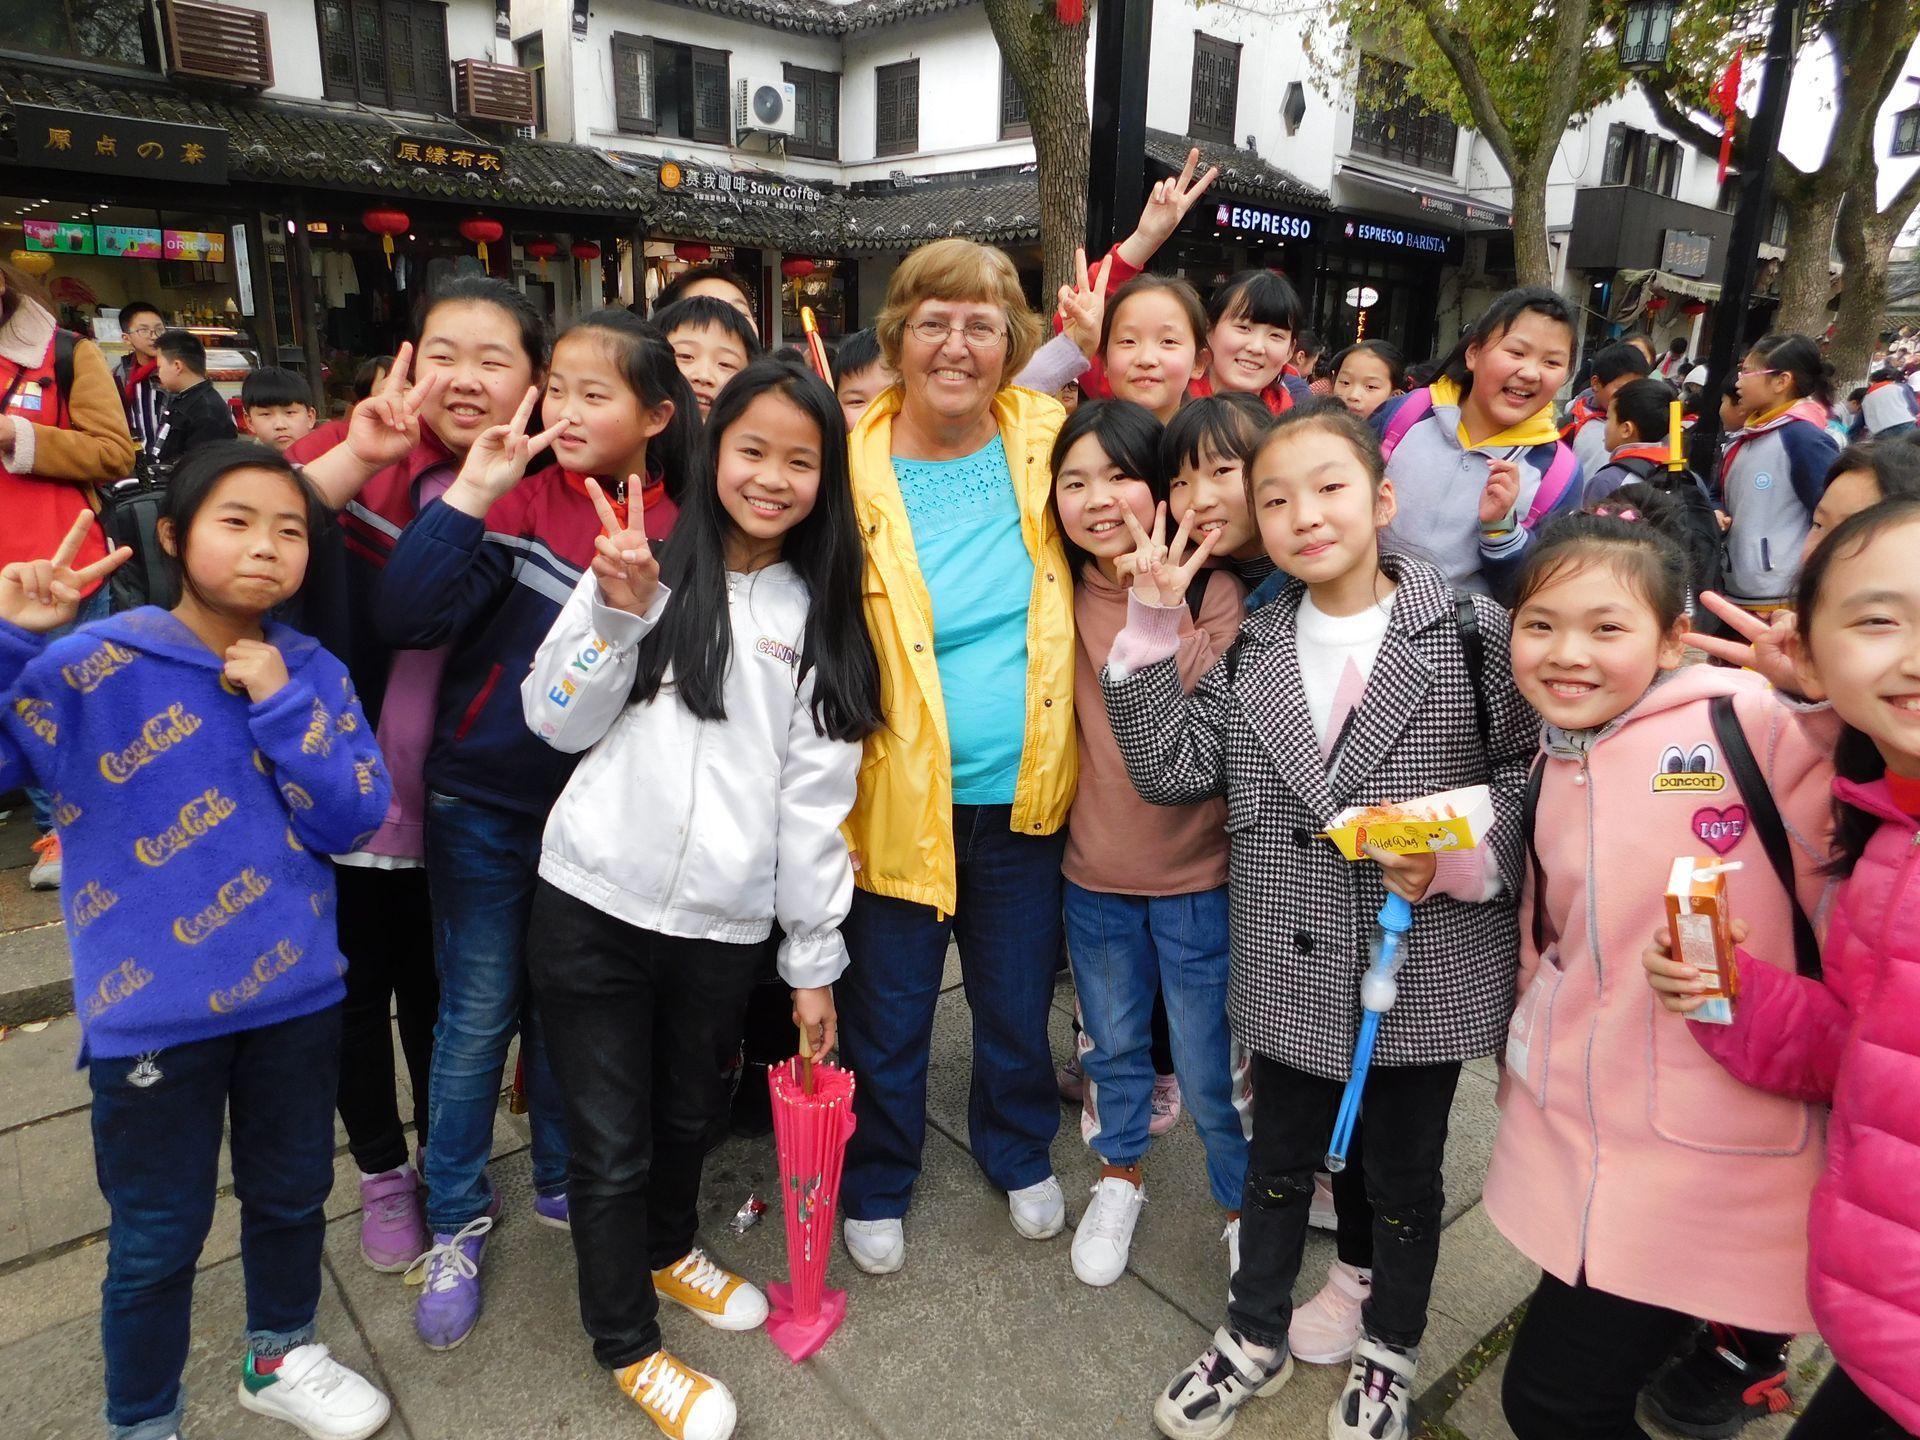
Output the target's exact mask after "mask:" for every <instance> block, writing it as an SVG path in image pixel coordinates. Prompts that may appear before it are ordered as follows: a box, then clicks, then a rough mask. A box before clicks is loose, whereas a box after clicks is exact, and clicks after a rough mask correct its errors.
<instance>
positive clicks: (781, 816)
mask: <svg viewBox="0 0 1920 1440" xmlns="http://www.w3.org/2000/svg"><path fill="white" fill-rule="evenodd" d="M727 591H728V604H729V607H730V610H731V612H732V617H733V656H732V660H731V663H730V664H729V665H728V668H727V678H726V686H725V691H724V694H725V701H726V711H727V718H726V719H725V720H724V721H714V720H699V719H696V718H695V717H694V716H693V714H692V713H691V712H690V711H688V710H687V708H686V707H685V706H684V705H682V704H681V703H680V702H679V701H678V700H677V699H675V698H674V695H673V692H672V686H671V679H672V677H671V676H669V677H668V683H667V684H666V685H665V686H663V687H662V690H661V692H660V694H659V695H657V696H656V697H655V698H654V699H653V700H652V701H650V702H648V703H646V704H632V703H629V698H628V697H629V693H630V692H631V690H632V688H633V677H634V675H635V673H636V671H637V670H638V668H639V645H640V641H641V639H642V637H644V636H645V635H646V634H647V632H648V631H649V630H651V629H652V628H653V627H654V625H655V624H657V623H658V622H659V619H660V616H661V615H662V614H663V613H664V612H665V609H666V606H667V605H668V604H669V603H670V597H669V595H668V592H667V590H666V589H665V587H662V588H661V590H660V592H659V594H658V595H657V596H656V597H655V598H654V602H653V605H652V607H651V608H650V609H649V610H648V612H647V614H646V616H645V617H638V616H634V615H630V614H628V613H627V612H625V611H623V610H614V609H611V608H610V607H608V606H606V605H603V604H601V603H600V600H599V582H598V581H597V580H596V579H595V578H594V575H593V572H592V571H591V570H588V571H587V572H586V573H584V574H583V575H581V577H580V581H579V584H578V585H576V586H575V587H574V591H573V594H572V595H571V596H570V597H569V598H568V600H567V603H566V605H565V607H564V608H563V609H562V610H561V612H560V618H559V619H558V620H556V621H555V622H554V625H553V629H551V630H550V631H548V632H547V638H546V639H545V640H544V641H543V642H542V643H541V646H540V650H539V653H538V654H536V655H535V656H534V660H533V670H532V672H531V673H530V674H529V675H528V676H527V678H526V680H525V681H523V682H522V684H521V686H520V696H521V702H522V704H523V705H524V707H525V710H526V716H527V724H528V725H529V726H530V727H531V728H532V730H533V731H534V733H535V734H537V735H539V736H540V737H541V738H542V739H544V740H545V741H546V742H547V743H548V744H549V745H551V746H553V747H554V748H555V749H556V750H563V751H566V752H569V753H578V752H579V751H582V750H586V751H587V752H588V753H587V756H586V758H585V759H584V760H582V761H581V762H580V765H579V768H578V769H576V770H575V771H574V772H573V778H572V779H570V780H569V781H568V782H567V788H566V789H565V790H564V791H563V792H562V793H561V796H560V799H559V800H558V802H556V803H555V805H554V807H553V813H552V814H551V815H550V816H549V817H548V819H547V828H546V833H545V835H544V837H543V838H542V840H541V847H540V876H541V878H542V879H544V880H546V881H548V882H549V883H551V884H553V885H555V886H557V887H558V888H559V889H561V890H564V891H566V892H567V894H569V895H572V896H573V897H574V898H576V899H578V900H582V901H585V902H586V903H587V904H589V905H593V906H595V907H596V908H598V909H600V910H604V911H605V912H606V913H608V914H609V915H612V916H614V917H615V918H616V919H619V920H623V921H625V922H626V923H627V924H630V925H635V926H638V927H639V928H641V929H644V930H651V931H654V932H656V933H658V934H662V935H675V936H680V937H682V938H687V939H696V940H721V941H726V942H729V943H734V944H750V943H753V942H756V941H760V940H764V939H766V938H767V936H768V934H769V933H771V931H772V928H773V923H774V921H775V920H778V921H779V922H780V928H781V929H782V930H783V931H784V932H785V937H786V938H785V939H784V940H783V941H782V942H781V945H780V960H779V964H780V974H781V975H782V977H783V978H784V979H785V980H786V982H787V983H788V984H789V985H791V986H793V987H794V988H796V989H810V988H813V987H816V986H821V985H831V984H832V983H833V982H834V981H835V980H836V979H838V978H839V976H840V972H841V971H843V970H844V969H846V965H847V951H846V944H845V942H844V941H842V939H841V938H840V924H841V921H843V920H844V919H845V918H846V914H847V906H848V903H849V902H850V901H851V899H852V896H853V864H852V860H851V858H850V857H849V855H848V853H847V845H846V841H845V839H844V838H842V836H841V833H840V826H841V823H842V822H843V821H844V820H845V819H846V818H847V813H848V811H850V810H851V809H852V808H853V795H854V783H855V780H856V778H857V776H858V774H859V769H860V745H859V743H858V742H857V741H856V742H848V741H841V740H830V739H827V738H825V737H824V736H822V735H821V734H820V733H819V732H818V731H817V730H816V729H815V728H814V723H813V716H812V713H811V709H810V707H811V705H812V703H813V689H814V678H815V676H814V674H812V673H810V674H809V675H808V676H807V678H806V680H805V681H804V682H802V683H796V680H795V676H796V674H797V673H798V670H799V660H800V647H801V643H802V641H803V638H804V635H805V632H806V625H807V610H808V606H809V603H810V602H809V597H808V594H807V587H806V584H805V582H803V581H802V580H801V579H800V577H799V576H797V575H796V574H794V572H793V569H792V567H791V566H788V565H785V564H779V565H771V566H769V567H767V568H766V569H764V570H760V571H757V572H755V573H754V574H751V575H730V576H728V578H727Z"/></svg>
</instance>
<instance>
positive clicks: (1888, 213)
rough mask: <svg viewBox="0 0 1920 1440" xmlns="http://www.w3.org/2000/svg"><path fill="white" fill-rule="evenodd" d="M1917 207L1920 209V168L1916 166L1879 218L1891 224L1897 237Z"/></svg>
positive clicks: (1894, 193)
mask: <svg viewBox="0 0 1920 1440" xmlns="http://www.w3.org/2000/svg"><path fill="white" fill-rule="evenodd" d="M1869 194H1871V192H1869ZM1916 207H1920V166H1915V167H1914V170H1913V173H1912V174H1910V175H1908V176H1907V179H1906V183H1905V184H1903V185H1902V186H1901V187H1900V188H1899V189H1898V190H1896V191H1894V192H1893V199H1891V200H1889V201H1888V202H1887V203H1886V205H1885V206H1884V207H1883V208H1882V209H1881V210H1880V212H1879V218H1880V219H1881V220H1883V221H1887V222H1889V223H1890V224H1891V226H1892V230H1893V233H1894V234H1896V235H1897V234H1899V232H1900V231H1901V230H1903V229H1904V228H1905V227H1906V223H1907V217H1908V216H1910V215H1912V214H1913V212H1914V210H1915V208H1916Z"/></svg>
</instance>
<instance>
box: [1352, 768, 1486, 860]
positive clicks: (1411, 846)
mask: <svg viewBox="0 0 1920 1440" xmlns="http://www.w3.org/2000/svg"><path fill="white" fill-rule="evenodd" d="M1492 828H1493V795H1492V793H1491V792H1490V791H1489V790H1488V788H1487V787H1486V786H1485V785H1466V786H1462V787H1461V788H1460V789H1458V790H1442V791H1441V792H1440V793H1439V794H1437V795H1426V796H1423V797H1421V798H1420V799H1418V800H1408V801H1404V802H1403V803H1401V804H1398V805H1353V806H1349V807H1348V808H1347V809H1345V810H1342V811H1341V812H1340V813H1339V814H1338V815H1336V816H1334V817H1333V824H1331V825H1330V826H1328V827H1327V829H1326V831H1325V832H1324V834H1325V838H1327V839H1328V840H1331V841H1333V843H1334V844H1335V845H1338V846H1339V847H1340V853H1341V854H1342V855H1344V856H1346V857H1347V859H1349V860H1364V859H1366V858H1367V855H1366V850H1365V847H1366V846H1368V845H1373V846H1377V847H1378V848H1380V849H1382V850H1391V851H1393V852H1395V853H1397V854H1402V855H1407V854H1412V853H1414V852H1416V851H1420V850H1471V849H1474V848H1475V847H1476V846H1478V845H1479V843H1480V841H1481V838H1482V837H1483V836H1485V835H1486V833H1487V831H1489V830H1491V829H1492Z"/></svg>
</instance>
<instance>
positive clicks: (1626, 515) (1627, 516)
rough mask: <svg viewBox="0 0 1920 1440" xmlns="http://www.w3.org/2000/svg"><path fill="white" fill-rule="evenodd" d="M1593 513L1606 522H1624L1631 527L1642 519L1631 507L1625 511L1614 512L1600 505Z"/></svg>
mask: <svg viewBox="0 0 1920 1440" xmlns="http://www.w3.org/2000/svg"><path fill="white" fill-rule="evenodd" d="M1593 513H1594V514H1596V515H1598V516H1600V517H1601V518H1602V519H1606V520H1624V521H1626V522H1627V523H1628V524H1629V525H1631V524H1632V523H1633V522H1634V521H1636V520H1638V519H1639V518H1640V512H1639V511H1638V510H1635V509H1632V508H1631V507H1629V508H1628V509H1625V510H1613V509H1609V508H1608V507H1607V506H1605V505H1598V506H1595V507H1594V511H1593Z"/></svg>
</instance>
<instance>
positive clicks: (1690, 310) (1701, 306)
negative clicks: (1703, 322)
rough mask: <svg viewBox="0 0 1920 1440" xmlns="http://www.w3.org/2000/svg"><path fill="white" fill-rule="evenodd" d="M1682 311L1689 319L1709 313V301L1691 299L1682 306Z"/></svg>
mask: <svg viewBox="0 0 1920 1440" xmlns="http://www.w3.org/2000/svg"><path fill="white" fill-rule="evenodd" d="M1680 313H1681V314H1682V315H1685V316H1687V317H1688V318H1689V319H1691V318H1692V317H1693V316H1695V315H1704V314H1706V313H1707V302H1706V301H1704V300H1689V301H1687V303H1686V304H1684V305H1682V306H1681V307H1680Z"/></svg>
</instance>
